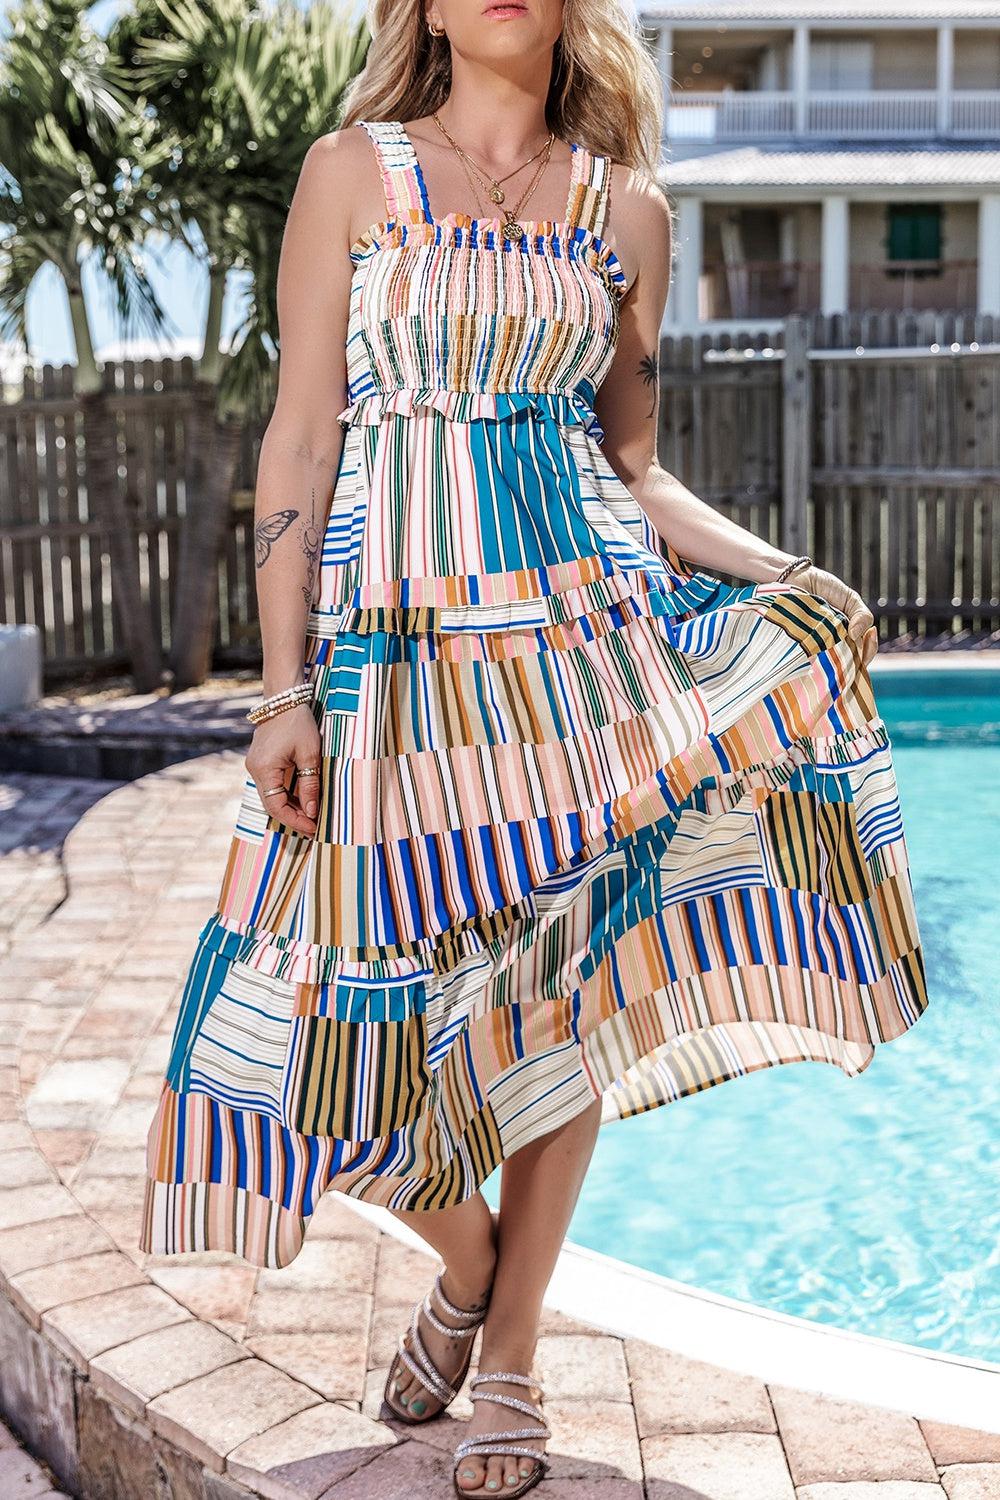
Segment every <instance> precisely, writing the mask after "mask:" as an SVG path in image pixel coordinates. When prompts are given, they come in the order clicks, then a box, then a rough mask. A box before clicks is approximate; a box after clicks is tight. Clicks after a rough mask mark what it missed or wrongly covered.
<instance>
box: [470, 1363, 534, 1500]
mask: <svg viewBox="0 0 1000 1500" xmlns="http://www.w3.org/2000/svg"><path fill="white" fill-rule="evenodd" d="M480 1365H482V1360H480ZM493 1368H495V1369H496V1371H497V1374H496V1375H493V1374H491V1373H489V1372H488V1370H487V1369H482V1368H481V1370H480V1373H479V1374H478V1375H475V1376H473V1389H472V1391H471V1392H470V1395H471V1396H472V1397H473V1403H474V1405H473V1413H472V1417H471V1419H470V1421H469V1423H468V1425H467V1427H466V1430H465V1434H464V1436H463V1440H462V1441H463V1443H464V1442H467V1441H469V1440H472V1439H476V1438H482V1439H486V1440H488V1439H489V1437H490V1436H491V1434H493V1433H508V1434H510V1433H513V1432H515V1431H516V1432H517V1436H515V1437H507V1438H502V1437H498V1438H497V1443H498V1445H500V1446H508V1445H509V1446H513V1447H517V1448H527V1449H529V1450H530V1451H531V1452H537V1453H538V1454H539V1455H541V1454H543V1453H544V1451H545V1440H546V1438H547V1437H548V1436H549V1429H548V1427H547V1426H546V1425H545V1419H544V1417H543V1416H542V1415H541V1405H540V1402H541V1395H542V1388H541V1386H540V1385H538V1383H537V1382H534V1381H532V1382H530V1383H529V1384H522V1383H521V1381H520V1380H518V1381H513V1380H504V1379H503V1378H502V1377H503V1376H504V1375H505V1374H509V1373H511V1370H510V1368H509V1367H508V1366H506V1365H505V1366H503V1367H501V1366H500V1365H499V1364H498V1363H497V1361H495V1360H494V1361H491V1362H490V1369H493ZM513 1373H514V1374H517V1375H520V1374H522V1373H523V1372H522V1371H520V1370H516V1369H514V1370H513ZM488 1393H491V1394H493V1395H496V1396H502V1397H504V1400H503V1401H494V1400H490V1399H488ZM521 1402H523V1403H525V1405H526V1406H527V1407H529V1408H530V1407H534V1408H535V1411H534V1412H529V1411H527V1410H525V1409H524V1407H523V1406H521V1405H518V1404H515V1403H521ZM535 1433H537V1434H538V1435H537V1437H536V1436H534V1434H535ZM460 1450H461V1444H460V1445H459V1451H460ZM544 1467H545V1466H544V1464H540V1463H539V1462H538V1461H536V1460H535V1459H532V1458H529V1457H528V1455H527V1454H526V1453H488V1452H487V1453H467V1454H465V1455H464V1456H463V1457H459V1458H457V1461H456V1464H455V1484H456V1486H457V1487H458V1489H459V1491H460V1493H461V1494H463V1495H471V1496H473V1497H478V1496H486V1495H490V1496H493V1495H503V1494H505V1493H506V1494H510V1493H511V1492H512V1491H515V1492H516V1491H517V1489H518V1486H520V1485H524V1484H525V1482H526V1481H527V1480H528V1479H530V1478H532V1477H533V1476H534V1475H535V1474H536V1473H537V1471H538V1470H539V1468H541V1469H542V1470H543V1471H544Z"/></svg>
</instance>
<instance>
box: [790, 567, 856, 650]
mask: <svg viewBox="0 0 1000 1500" xmlns="http://www.w3.org/2000/svg"><path fill="white" fill-rule="evenodd" d="M786 582H787V583H794V584H797V585H798V586H799V588H803V589H805V590H806V591H807V593H810V594H818V595H819V596H820V598H821V599H825V600H826V601H827V603H828V604H832V605H833V607H834V609H839V610H842V611H843V613H844V614H845V615H846V616H847V619H848V632H847V633H848V635H849V636H850V637H851V639H852V640H855V641H863V647H862V661H863V662H864V665H865V666H867V665H868V663H869V662H870V661H871V660H872V658H873V657H874V655H875V653H876V652H877V651H878V631H877V630H876V629H875V616H874V615H873V614H872V612H871V610H870V609H869V608H868V606H867V604H866V603H865V601H864V600H863V599H862V597H861V595H860V594H859V593H858V592H857V591H856V590H855V589H852V588H851V587H850V586H849V585H848V584H846V583H845V582H844V581H843V579H842V578H838V577H837V575H836V574H835V573H828V572H827V571H826V569H825V568H818V567H816V565H815V564H813V565H812V567H809V568H802V569H800V571H799V572H797V573H793V574H792V575H791V576H790V577H789V578H788V579H786Z"/></svg>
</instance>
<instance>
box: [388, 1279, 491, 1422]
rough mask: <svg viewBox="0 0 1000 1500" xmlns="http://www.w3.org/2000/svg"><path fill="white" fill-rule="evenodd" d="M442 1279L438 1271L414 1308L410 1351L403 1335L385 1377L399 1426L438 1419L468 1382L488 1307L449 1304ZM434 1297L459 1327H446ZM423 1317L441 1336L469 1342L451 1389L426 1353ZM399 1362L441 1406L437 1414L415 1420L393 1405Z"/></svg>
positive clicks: (392, 1411) (390, 1402)
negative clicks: (468, 1374) (474, 1352)
mask: <svg viewBox="0 0 1000 1500" xmlns="http://www.w3.org/2000/svg"><path fill="white" fill-rule="evenodd" d="M442 1275H443V1271H439V1272H438V1273H437V1275H436V1276H435V1278H434V1285H433V1286H432V1288H431V1290H430V1291H429V1292H428V1293H427V1295H426V1296H425V1297H424V1298H423V1299H422V1300H421V1301H420V1302H418V1303H417V1304H416V1306H415V1307H414V1309H413V1315H412V1317H411V1319H410V1328H409V1333H410V1345H411V1348H410V1349H408V1348H407V1347H406V1335H405V1334H401V1335H400V1339H399V1345H398V1348H397V1352H396V1355H395V1357H394V1359H393V1361H392V1364H391V1365H390V1366H389V1373H388V1375H387V1376H386V1381H385V1389H384V1391H383V1392H382V1400H383V1402H384V1403H385V1405H386V1406H387V1407H388V1408H389V1411H390V1412H391V1414H392V1415H393V1416H394V1417H396V1418H397V1419H398V1420H399V1421H400V1422H409V1423H410V1424H411V1425H412V1426H415V1427H417V1426H419V1425H420V1423H421V1422H429V1421H430V1419H431V1417H436V1416H439V1415H440V1413H441V1412H442V1411H443V1410H444V1408H445V1407H446V1406H448V1405H449V1404H450V1403H451V1402H452V1401H454V1399H455V1397H456V1396H457V1395H458V1393H459V1390H460V1389H461V1387H462V1382H463V1381H464V1380H465V1376H466V1373H467V1371H468V1368H469V1364H470V1362H471V1360H472V1345H473V1343H474V1342H475V1337H476V1329H477V1328H478V1327H479V1325H480V1324H481V1323H483V1322H484V1321H485V1319H486V1307H483V1308H482V1309H481V1310H480V1309H472V1310H470V1309H469V1308H466V1307H456V1306H455V1304H454V1303H453V1302H449V1301H448V1298H447V1297H446V1296H445V1294H444V1292H443V1290H442V1288H441V1277H442ZM435 1295H436V1296H437V1298H438V1301H439V1302H440V1304H441V1307H442V1308H443V1309H444V1311H445V1312H446V1313H448V1314H449V1316H450V1317H452V1318H455V1319H456V1320H457V1324H458V1326H457V1327H454V1328H452V1327H450V1326H449V1325H448V1324H447V1323H443V1322H442V1321H441V1319H440V1318H439V1317H438V1315H437V1313H436V1312H435V1311H434V1308H433V1307H432V1305H431V1298H432V1297H433V1296H435ZM487 1302H488V1299H487ZM421 1313H423V1314H424V1316H425V1317H426V1319H427V1321H428V1322H429V1323H430V1324H431V1325H432V1326H433V1327H434V1328H436V1329H437V1330H438V1332H439V1333H443V1334H446V1335H447V1336H448V1337H449V1338H454V1339H466V1338H467V1339H468V1340H469V1346H468V1349H467V1350H466V1354H465V1358H464V1359H463V1361H462V1366H461V1368H460V1369H459V1370H457V1371H456V1373H455V1375H454V1376H453V1378H452V1382H451V1384H450V1385H449V1383H448V1381H447V1380H445V1378H444V1376H443V1375H442V1374H441V1371H440V1370H439V1369H438V1368H437V1366H436V1365H435V1363H434V1361H433V1360H432V1359H431V1357H430V1355H429V1354H428V1353H427V1350H426V1349H425V1348H424V1342H423V1339H422V1338H421V1337H420V1330H419V1328H418V1323H419V1320H420V1314H421ZM400 1361H402V1363H403V1364H404V1365H405V1366H406V1368H407V1369H408V1370H409V1371H410V1372H411V1374H413V1375H415V1376H416V1377H417V1379H418V1380H419V1381H420V1384H421V1385H422V1386H424V1387H425V1388H426V1390H427V1391H428V1392H429V1394H430V1395H432V1396H434V1397H436V1398H437V1400H438V1401H440V1402H441V1406H440V1407H439V1408H438V1409H437V1410H436V1411H432V1412H430V1413H429V1415H428V1416H423V1417H415V1416H414V1415H413V1413H412V1412H410V1411H408V1410H407V1409H406V1408H405V1407H403V1408H400V1407H398V1406H396V1405H395V1403H394V1402H393V1400H392V1398H391V1396H390V1391H391V1390H392V1388H393V1386H394V1385H395V1383H396V1381H397V1379H398V1378H399V1374H400Z"/></svg>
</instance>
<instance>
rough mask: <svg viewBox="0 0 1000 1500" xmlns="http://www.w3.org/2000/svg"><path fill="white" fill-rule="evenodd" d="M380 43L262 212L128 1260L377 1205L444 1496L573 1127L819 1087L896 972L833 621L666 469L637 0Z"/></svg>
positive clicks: (786, 562) (903, 970)
mask: <svg viewBox="0 0 1000 1500" xmlns="http://www.w3.org/2000/svg"><path fill="white" fill-rule="evenodd" d="M390 23H391V24H390ZM373 30H374V42H373V45H372V48H371V52H370V55H369V59H368V63H367V66H366V69H365V71H364V73H363V75H362V76H361V77H360V78H359V79H358V80H357V81H356V83H355V86H354V87H353V89H352V91H351V95H350V98H349V100H348V105H347V109H346V113H345V116H344V121H343V125H342V127H341V128H340V129H339V130H337V131H334V132H333V133H332V134H331V135H329V136H327V137H326V138H324V139H323V140H321V141H318V142H317V143H316V144H315V145H314V146H313V147H312V148H311V150H310V151H309V153H308V156H307V158H306V161H305V164H304V167H303V170H302V174H301V179H300V182H299V185H298V189H297V191H296V194H295V199H294V202H293V204H292V207H291V211H290V215H289V219H288V226H287V232H286V236H285V242H284V247H283V253H282V261H281V270H280V279H279V280H280V284H279V298H280V314H281V374H280V386H279V391H278V398H277V405H276V408H275V411H274V415H273V417H272V419H271V422H270V425H269V427H268V429H267V435H266V439H265V441H264V445H263V448H262V451H261V457H260V468H259V476H258V484H257V502H256V503H257V518H258V527H257V536H258V564H259V571H258V575H257V579H258V598H259V608H260V622H261V630H262V636H263V643H264V681H263V691H264V701H263V706H262V707H261V708H260V709H259V711H258V713H257V715H255V717H256V718H257V719H258V722H257V725H256V728H255V732H254V736H253V743H252V746H251V749H250V752H249V754H248V755H247V758H246V767H247V771H248V773H249V775H248V777H247V780H246V790H245V795H244V799H243V805H242V808H241V811H240V815H239V820H238V824H237V827H236V829H235V832H234V836H233V839H232V844H231V852H230V857H229V861H228V865H227V868H226V871H225V875H224V878H223V882H222V889H221V892H220V897H219V904H218V907H217V909H216V911H215V912H214V913H213V914H212V916H211V917H210V918H209V919H208V921H207V922H206V924H205V926H204V928H203V930H202V932H201V934H200V937H199V940H198V947H197V952H196V954H195V956H194V959H193V960H192V964H191V970H190V974H189V976H188V981H187V985H186V987H185V992H184V997H183V1002H182V1006H181V1013H180V1016H179V1018H178V1021H177V1028H176V1032H175V1037H174V1045H173V1050H172V1055H171V1059H170V1063H169V1067H168V1070H167V1077H166V1079H165V1082H164V1087H163V1093H162V1097H161V1100H160V1104H159V1108H158V1111H157V1116H156V1119H155V1120H154V1122H153V1127H152V1129H151V1132H150V1145H149V1184H148V1191H147V1204H146V1222H145V1228H144V1238H143V1247H144V1248H145V1249H147V1250H152V1251H156V1252H159V1253H172V1252H178V1251H186V1250H203V1249H226V1250H232V1251H235V1252H237V1253H238V1254H240V1255H242V1256H243V1257H245V1258H246V1259H248V1260H250V1261H252V1262H254V1263H256V1264H261V1265H273V1266H279V1265H284V1264H287V1262H288V1261H290V1260H291V1259H292V1258H293V1257H294V1255H295V1254H296V1253H297V1252H298V1250H299V1248H300V1246H301V1243H302V1239H303V1235H304V1232H305V1229H306V1225H307V1223H308V1219H309V1216H310V1214H311V1213H312V1211H313V1208H314V1206H315V1203H316V1201H317V1199H318V1198H319V1196H320V1195H321V1194H322V1192H323V1191H325V1190H326V1189H328V1188H331V1187H332V1188H336V1189H338V1190H340V1191H342V1192H345V1193H348V1194H351V1195H353V1196H355V1197H358V1198H364V1199H367V1200H368V1201H370V1202H374V1203H379V1204H382V1205H385V1206H386V1207H388V1208H389V1209H390V1210H391V1211H392V1212H393V1213H394V1214H396V1215H397V1217H399V1218H400V1219H401V1220H403V1221H404V1222H405V1223H407V1224H409V1225H410V1226H411V1227H413V1228H415V1229H416V1230H417V1232H418V1233H419V1234H421V1235H422V1236H423V1237H424V1239H425V1240H426V1241H427V1242H428V1243H429V1244H430V1245H431V1246H432V1247H433V1248H434V1250H435V1251H436V1252H437V1254H438V1255H439V1257H440V1259H441V1262H442V1263H443V1269H442V1272H441V1274H440V1275H439V1277H438V1279H437V1280H436V1282H435V1284H434V1286H433V1288H431V1290H430V1291H429V1292H428V1295H427V1297H426V1298H425V1299H424V1301H423V1303H422V1304H420V1305H418V1307H417V1308H416V1309H414V1313H413V1317H412V1320H411V1322H410V1326H409V1327H408V1328H407V1329H404V1330H402V1332H401V1337H400V1346H399V1351H398V1353H397V1355H396V1357H395V1359H394V1361H393V1364H392V1366H391V1368H390V1370H389V1372H388V1378H387V1381H386V1387H385V1403H386V1406H385V1410H386V1412H387V1413H391V1414H393V1415H394V1416H395V1417H397V1418H398V1419H400V1420H403V1421H406V1422H410V1423H423V1422H426V1421H428V1420H431V1419H433V1418H434V1417H435V1416H436V1415H437V1414H438V1413H439V1412H440V1411H441V1410H442V1409H443V1408H444V1407H445V1406H447V1405H448V1403H449V1402H450V1401H451V1399H452V1397H453V1395H454V1394H455V1391H456V1389H457V1388H458V1386H459V1385H460V1384H461V1383H462V1380H463V1378H464V1376H465V1373H466V1370H467V1369H468V1366H469V1361H470V1358H471V1352H472V1344H473V1342H474V1339H475V1334H476V1330H477V1329H478V1328H479V1327H480V1326H481V1327H482V1344H481V1349H480V1353H479V1358H478V1367H479V1373H478V1374H477V1376H476V1377H475V1379H474V1381H473V1383H472V1387H471V1395H472V1397H473V1400H474V1401H475V1406H474V1414H473V1417H472V1419H471V1422H470V1423H469V1426H468V1436H467V1438H466V1439H465V1440H464V1441H463V1443H460V1444H459V1447H458V1449H457V1450H456V1469H455V1487H456V1489H457V1490H458V1492H459V1493H460V1494H464V1495H480V1494H492V1493H494V1492H495V1491H497V1490H503V1491H504V1493H507V1494H513V1495H519V1494H522V1493H524V1491H525V1490H526V1489H528V1488H531V1487H532V1486H533V1485H534V1484H535V1483H536V1482H537V1481H538V1479H540V1478H541V1477H542V1475H543V1474H544V1473H545V1471H546V1468H547V1465H548V1460H547V1458H546V1457H545V1451H544V1449H545V1443H544V1439H545V1437H546V1436H547V1435H548V1429H547V1427H546V1426H545V1423H544V1416H543V1413H542V1409H541V1406H540V1405H539V1402H538V1398H540V1397H541V1394H542V1393H541V1390H540V1388H539V1387H538V1386H537V1384H534V1383H533V1382H532V1380H531V1364H532V1358H533V1352H534V1348H535V1341H536V1336H537V1328H538V1319H539V1313H540V1308H541V1303H542V1297H543V1294H544V1291H545V1287H546V1284H547V1282H548V1280H549V1277H550V1274H551V1272H552V1269H553V1266H554V1263H555V1260H556V1257H557V1255H558V1252H559V1248H560V1245H561V1243H562V1241H563V1237H564V1235H565V1232H566V1229H567V1226H568V1224H569V1221H570V1217H571V1215H572V1212H573V1207H574V1204H575V1202H576V1199H577V1194H578V1192H579V1190H580V1185H581V1183H582V1181H583V1177H584V1173H585V1171H586V1168H587V1164H588V1161H589V1158H590V1155H591V1151H592V1149H593V1146H594V1141H595V1137H596V1134H597V1130H598V1126H599V1124H600V1123H601V1122H602V1121H607V1120H612V1119H618V1118H622V1117H625V1116H628V1115H631V1114H636V1113H638V1112H639V1111H641V1110H647V1109H651V1108H653V1107H655V1106H657V1105H659V1104H663V1103H666V1102H668V1101H670V1100H672V1099H675V1098H678V1097H680V1096H681V1095H684V1094H688V1093H691V1092H693V1091H695V1090H698V1089H703V1088H706V1087H708V1086H710V1085H712V1084H715V1083H718V1082H721V1081H722V1080H724V1079H726V1078H730V1077H734V1076H738V1075H740V1074H743V1073H746V1072H748V1071H750V1070H752V1069H755V1068H761V1067H766V1066H773V1065H776V1064H780V1063H787V1062H792V1061H796V1060H803V1059H813V1060H821V1061H826V1062H831V1063H836V1064H838V1065H839V1066H840V1067H841V1068H843V1069H844V1070H845V1071H846V1072H847V1073H849V1074H854V1073H857V1072H859V1071H860V1070H861V1069H862V1068H864V1067H865V1066H867V1064H868V1062H869V1061H870V1060H871V1057H872V1054H873V1050H874V1044H875V1043H876V1042H878V1041H882V1040H886V1039H888V1038H890V1037H893V1036H896V1035H898V1034H900V1033H901V1032H902V1031H904V1030H905V1029H906V1028H907V1027H908V1026H909V1025H911V1024H912V1022H913V1021H914V1020H916V1018H917V1016H918V1015H919V1014H920V1012H921V1010H922V1009H923V1007H924V1005H925V1003H926V997H925V992H924V985H923V971H922V966H921V956H920V947H919V941H918V934H917V927H916V920H915V916H914V911H913V906H912V899H911V893H910V885H909V875H908V869H907V863H906V850H905V845H904V840H903V834H902V830H901V827H900V821H899V810H898V805H897V799H896V791H895V782H894V778H893V771H892V765H891V761H890V751H889V744H888V739H887V736H886V732H885V728H884V726H883V724H882V721H881V719H880V718H879V717H878V716H877V713H876V709H875V705H874V702H873V698H872V690H871V683H870V679H869V676H868V672H867V662H868V660H869V658H870V656H871V654H872V653H873V652H874V650H875V648H876V640H875V634H874V630H873V627H872V616H871V614H870V613H869V611H868V610H867V609H866V607H865V605H864V603H863V602H862V600H861V599H860V598H859V597H858V595H857V594H856V593H855V592H854V590H853V589H851V588H850V587H849V586H848V585H847V584H846V583H844V582H842V581H841V580H839V579H838V578H835V577H834V576H832V575H831V574H829V573H827V572H824V571H823V570H822V569H821V568H819V567H817V566H815V565H812V564H811V561H810V559H808V558H796V557H793V556H792V555H790V554H788V553H785V552H782V551H780V550H778V549H776V548H774V547H772V546H770V545H769V544H767V543H766V542H764V541H761V540H760V539H759V538H757V537H756V536H754V535H752V534H751V533H750V532H748V531H745V530H743V529H742V528H741V527H739V526H737V525H735V524H733V523H732V522H731V521H728V520H726V519H724V518H723V517H722V516H720V515H717V514H716V513H715V512H714V511H712V510H711V509H710V508H709V507H708V506H706V505H705V504H703V503H702V502H701V501H699V500H698V499H697V498H696V497H695V496H694V495H692V494H691V493H690V492H689V491H688V490H686V489H685V488H684V487H683V485H682V484H681V483H680V482H679V481H678V480H677V479H675V478H674V477H673V476H672V475H670V474H667V473H665V472H664V471H663V470H662V469H661V468H660V467H659V465H658V463H657V461H656V430H657V386H656V377H657V351H658V335H659V329H660V324H661V319H662V315H663V309H664V302H665V298H666V294H667V286H668V278H669V266H670V219H669V214H668V209H667V206H666V203H665V200H664V197H663V195H662V193H661V192H660V191H659V189H658V188H657V186H656V184H655V182H654V181H653V179H652V175H651V174H652V170H653V168H654V167H655V162H656V153H657V151H658V146H659V139H660V118H659V82H658V79H657V77H656V75H655V72H654V70H653V68H652V65H651V63H650V62H649V60H648V58H647V55H646V53H645V50H644V48H643V46H642V44H641V38H640V34H639V32H638V30H637V28H636V26H635V25H634V23H633V22H632V21H631V20H629V19H627V18H626V16H625V15H624V13H623V12H622V11H621V10H620V8H619V4H618V0H565V4H563V3H562V0H510V3H509V4H507V3H505V4H503V5H495V6H491V5H490V4H489V0H378V3H377V4H376V5H375V10H374V25H373ZM355 125H360V126H362V127H363V128H361V129H355V128H354V126H355ZM658 539H661V540H662V544H663V545H662V548H661V546H660V540H658ZM688 558H690V559H695V560H696V566H692V565H691V564H689V563H688V562H686V561H682V559H688ZM701 569H707V570H716V571H718V572H720V573H724V574H728V575H730V576H732V577H736V578H738V579H741V580H746V581H745V582H743V583H741V584H740V585H738V586H727V585H725V584H724V583H722V582H721V581H720V580H719V579H718V578H716V577H714V576H712V573H711V572H709V571H700V570H701ZM300 683H301V684H302V686H301V687H299V689H298V691H295V686H296V684H300ZM665 1123H666V1122H665ZM664 1149H669V1134H668V1133H667V1134H665V1136H664ZM501 1162H502V1163H503V1169H502V1188H501V1206H500V1212H499V1215H498V1217H497V1218H496V1219H495V1218H494V1216H493V1215H492V1214H491V1213H490V1211H489V1209H488V1207H487V1204H486V1202H485V1200H484V1198H483V1197H482V1194H481V1192H480V1188H481V1185H482V1183H483V1182H484V1180H485V1179H486V1178H487V1177H488V1176H489V1175H490V1173H491V1172H492V1171H493V1170H494V1168H495V1167H497V1166H498V1165H499V1164H500V1163H501ZM526 1396H533V1397H534V1398H535V1399H525V1398H526Z"/></svg>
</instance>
